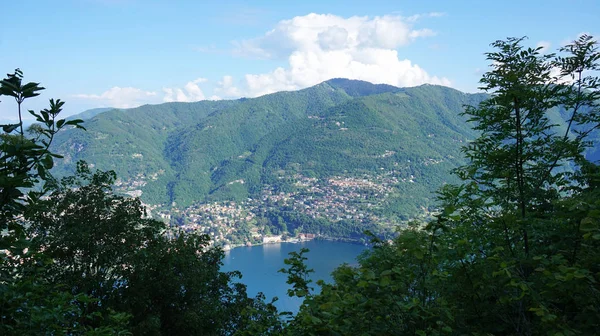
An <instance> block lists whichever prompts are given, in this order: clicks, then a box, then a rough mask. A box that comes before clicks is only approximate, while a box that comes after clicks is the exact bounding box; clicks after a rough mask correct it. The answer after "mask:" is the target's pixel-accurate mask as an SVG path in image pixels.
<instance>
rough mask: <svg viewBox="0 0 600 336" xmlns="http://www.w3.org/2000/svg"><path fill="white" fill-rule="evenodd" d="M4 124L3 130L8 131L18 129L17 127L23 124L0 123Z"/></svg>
mask: <svg viewBox="0 0 600 336" xmlns="http://www.w3.org/2000/svg"><path fill="white" fill-rule="evenodd" d="M0 126H2V130H3V131H4V132H6V133H10V132H12V131H14V130H16V129H17V128H19V126H21V124H8V125H0Z"/></svg>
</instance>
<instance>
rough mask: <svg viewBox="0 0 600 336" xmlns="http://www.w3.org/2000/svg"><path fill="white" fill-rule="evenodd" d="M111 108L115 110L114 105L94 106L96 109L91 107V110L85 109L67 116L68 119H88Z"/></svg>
mask: <svg viewBox="0 0 600 336" xmlns="http://www.w3.org/2000/svg"><path fill="white" fill-rule="evenodd" d="M110 110H114V108H113V107H98V108H94V109H90V110H85V111H83V112H81V113H77V114H74V115H72V116H69V117H67V118H66V119H67V120H74V119H82V120H88V119H92V118H93V117H95V116H97V115H98V114H100V113H104V112H106V111H110Z"/></svg>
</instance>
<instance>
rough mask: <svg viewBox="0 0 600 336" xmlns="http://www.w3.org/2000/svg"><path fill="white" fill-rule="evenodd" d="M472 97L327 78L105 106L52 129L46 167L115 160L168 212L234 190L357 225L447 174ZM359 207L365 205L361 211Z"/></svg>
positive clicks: (131, 185)
mask: <svg viewBox="0 0 600 336" xmlns="http://www.w3.org/2000/svg"><path fill="white" fill-rule="evenodd" d="M484 98H485V95H482V94H466V93H462V92H460V91H458V90H455V89H452V88H447V87H443V86H436V85H422V86H417V87H410V88H398V87H394V86H390V85H386V84H371V83H368V82H364V81H356V80H349V79H340V78H337V79H332V80H329V81H325V82H323V83H320V84H317V85H315V86H312V87H309V88H306V89H302V90H298V91H287V92H277V93H273V94H269V95H264V96H261V97H257V98H248V99H237V100H225V101H200V102H194V103H164V104H160V105H145V106H140V107H138V108H134V109H127V110H116V109H113V110H110V111H104V112H102V113H99V114H97V115H95V116H94V117H93V118H92V119H89V120H87V121H86V123H85V124H84V125H85V127H86V128H87V129H88V131H87V132H79V131H77V130H68V131H65V132H61V133H60V134H59V135H58V136H57V140H56V145H55V147H54V150H55V151H56V152H58V153H60V154H62V155H65V160H63V162H59V163H58V164H57V167H56V168H55V172H56V173H57V174H58V175H65V174H69V173H71V172H72V171H73V164H74V162H75V161H77V160H80V159H83V160H86V161H87V162H88V163H90V164H93V165H94V167H96V168H99V169H103V170H109V169H110V170H115V171H116V172H117V174H118V176H119V178H120V180H119V186H118V187H119V188H120V189H121V190H122V191H123V192H126V193H129V194H131V195H134V196H141V198H142V200H143V201H144V202H145V203H146V204H149V205H152V206H153V208H155V209H156V210H155V212H156V213H159V212H161V211H163V215H164V216H165V218H167V220H171V221H173V217H174V215H173V214H175V213H177V211H180V212H183V213H185V212H186V211H188V210H185V209H191V208H193V207H197V206H198V205H200V204H206V203H214V202H224V201H234V202H237V204H241V203H243V202H250V203H252V205H251V206H250V205H247V206H248V207H249V209H250V208H251V209H250V210H248V211H250V212H252V211H254V212H252V214H254V216H257V217H261V216H262V217H263V218H267V217H268V218H271V219H270V220H273V221H278V220H279V219H277V218H286V219H284V222H285V221H288V222H290V221H291V219H290V218H292V217H293V216H296V215H295V214H300V215H302V216H309V214H310V216H313V217H314V218H313V219H315V220H316V219H318V218H321V217H323V218H327V220H328V221H329V222H330V223H337V222H340V221H342V220H347V219H348V220H350V221H356V222H357V223H358V224H356V223H355V224H356V228H355V231H357V232H362V230H361V228H363V227H364V225H363V224H365V223H367V222H369V225H371V224H373V223H374V222H382V223H384V222H385V223H388V224H391V223H397V222H398V221H401V220H406V219H408V218H410V217H412V216H415V215H418V214H420V213H423V212H427V210H428V209H432V206H434V200H433V199H431V196H430V195H432V194H433V192H434V191H435V190H437V188H439V187H440V186H441V185H442V184H443V183H447V182H453V181H455V177H453V176H451V175H450V174H449V173H448V172H449V171H450V170H451V169H452V168H454V167H456V166H457V165H459V164H461V163H463V160H462V158H461V155H460V147H461V146H462V145H463V144H465V143H466V141H468V140H469V139H471V138H473V137H474V136H475V133H474V132H473V131H472V130H471V128H470V127H469V126H468V125H467V124H466V122H465V119H464V118H463V117H461V116H460V112H462V108H463V105H465V104H471V105H474V104H477V103H478V102H479V101H481V100H482V99H484ZM359 178H360V179H359ZM363 180H364V181H363ZM278 195H284V196H282V197H281V199H279V196H278ZM249 200H252V201H249ZM256 200H264V201H265V204H271V205H269V206H267V205H265V207H267V208H268V209H267V208H265V209H262V205H260V204H258V203H256ZM271 201H272V202H274V203H270V202H271ZM277 202H279V204H281V205H282V206H281V207H279V208H277V206H275V205H274V204H275V203H277ZM286 202H287V203H286ZM288 203H289V204H288ZM292 203H293V204H292ZM321 203H324V204H328V205H327V206H329V208H323V209H321V208H320V206H321ZM288 205H289V209H288ZM336 207H337V208H336ZM259 208H261V209H262V210H257V209H259ZM334 208H335V209H337V210H332V209H334ZM282 209H283V210H282ZM299 209H302V211H300V210H299ZM314 209H320V210H318V211H317V210H315V211H313V210H314ZM366 210H369V212H368V213H369V216H371V215H370V214H374V215H373V216H374V217H373V218H371V219H369V220H366V219H364V218H365V217H366V216H367V215H366V213H367V212H366ZM281 211H284V212H285V213H284V212H281ZM328 211H330V213H327V212H328ZM353 211H354V212H353ZM275 212H277V213H279V214H278V215H277V216H275V215H273V213H275ZM167 213H168V214H167ZM331 213H335V215H333V214H331ZM358 214H362V216H363V217H360V216H359V215H358ZM269 216H270V217H269ZM290 216H292V217H290ZM355 217H356V218H355ZM294 218H295V217H294ZM302 218H304V217H302ZM349 218H351V219H349ZM369 218H370V217H369ZM184 222H185V220H184ZM360 223H362V224H360ZM319 225H321V224H319ZM348 225H350V224H348ZM352 225H354V224H352ZM361 225H362V226H361ZM365 225H366V224H365ZM336 230H337V229H336ZM284 231H285V230H284Z"/></svg>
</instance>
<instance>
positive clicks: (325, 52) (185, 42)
mask: <svg viewBox="0 0 600 336" xmlns="http://www.w3.org/2000/svg"><path fill="white" fill-rule="evenodd" d="M0 13H2V14H3V15H2V19H0V65H1V68H0V71H1V72H2V74H6V73H8V72H12V70H13V69H14V68H17V67H19V68H21V69H22V70H23V71H24V73H25V80H26V81H37V82H41V84H42V85H43V86H44V87H46V88H47V90H45V92H44V94H43V95H42V96H40V97H37V98H35V99H33V100H31V101H30V102H27V104H26V106H25V108H29V109H36V110H37V109H41V108H44V107H45V106H46V105H47V100H48V99H49V98H60V99H62V100H64V101H66V102H67V104H66V105H65V110H64V115H65V116H66V115H71V114H75V113H79V112H82V111H84V110H86V109H89V108H94V107H106V106H111V107H124V108H126V107H134V106H138V105H141V104H147V103H151V104H157V103H162V102H168V101H196V100H201V99H231V98H237V97H240V96H248V97H254V96H259V95H262V94H265V93H270V92H275V91H280V90H294V89H300V88H303V87H307V86H310V85H314V84H317V83H319V82H321V81H323V80H327V79H329V78H332V77H348V78H356V79H363V80H368V81H371V82H379V83H388V84H392V85H397V86H413V85H419V84H422V83H434V84H442V85H448V86H451V87H454V88H456V89H459V90H463V91H468V92H474V91H476V88H477V81H478V80H479V78H480V76H481V73H482V71H485V69H486V67H487V62H486V60H485V56H484V55H483V53H484V52H486V51H490V47H489V44H490V43H491V42H493V41H494V40H497V39H503V38H505V37H508V36H523V35H527V36H528V37H529V40H528V43H529V44H531V46H536V45H538V44H540V45H548V46H549V50H550V51H554V50H555V49H556V48H558V47H559V46H560V45H562V44H564V43H565V42H566V41H569V40H571V39H573V38H575V37H576V36H577V35H578V34H580V33H583V32H587V33H590V34H593V35H597V34H600V23H599V21H598V13H600V1H583V0H571V1H568V0H563V1H551V0H546V1H538V0H531V1H525V0H521V1H512V0H506V1H458V0H457V1H441V0H440V1H398V0H396V1H377V0H369V1H349V0H345V1H324V0H320V1H312V0H305V1H301V2H297V1H254V2H241V1H240V2H235V1H192V0H189V1H187V0H186V1H184V0H170V1H167V0H164V1H158V0H60V1H59V0H55V1H51V0H22V1H0ZM14 111H15V105H14V103H13V102H12V101H10V99H6V98H3V99H2V102H1V103H0V119H4V120H6V119H11V118H15V117H16V114H15V112H14Z"/></svg>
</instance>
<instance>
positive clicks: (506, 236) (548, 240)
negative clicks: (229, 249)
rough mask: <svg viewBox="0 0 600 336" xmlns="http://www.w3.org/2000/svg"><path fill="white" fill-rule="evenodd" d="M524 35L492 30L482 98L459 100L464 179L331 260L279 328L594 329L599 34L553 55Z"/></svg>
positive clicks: (432, 331)
mask: <svg viewBox="0 0 600 336" xmlns="http://www.w3.org/2000/svg"><path fill="white" fill-rule="evenodd" d="M523 41H524V39H523V38H509V39H507V40H504V41H496V42H494V43H493V44H492V46H493V47H494V48H496V51H494V52H490V53H487V54H486V55H487V57H488V59H489V60H490V61H491V62H492V70H491V71H489V72H487V73H486V74H484V76H483V78H482V80H481V83H482V84H483V87H482V89H484V90H485V91H487V92H488V93H489V94H490V98H489V99H488V100H486V101H484V102H482V103H481V104H479V105H478V106H468V107H466V109H465V115H467V116H468V117H469V118H470V121H471V122H472V123H474V125H475V126H474V128H475V129H476V130H479V131H480V136H479V137H478V138H477V139H475V140H474V141H473V142H471V143H470V144H468V145H467V146H466V147H465V148H464V152H465V155H466V156H467V158H468V159H469V163H468V164H467V165H465V166H463V167H460V168H458V169H457V170H456V171H455V172H456V173H457V174H458V176H459V177H460V178H461V179H462V180H463V182H462V183H461V184H459V185H446V186H444V187H443V188H442V189H440V191H439V198H440V200H441V211H440V212H439V213H438V215H437V216H436V219H435V220H433V221H431V222H429V223H426V224H424V225H423V224H420V223H415V224H413V225H411V226H409V227H408V228H406V229H403V230H401V231H400V232H399V236H398V237H397V238H396V239H394V241H393V243H387V242H381V241H376V242H375V246H374V248H373V250H372V251H371V252H370V253H367V254H366V255H365V256H363V257H362V258H361V259H360V261H359V266H358V267H357V268H351V267H347V266H344V267H341V268H339V269H337V270H336V271H335V273H334V283H333V284H331V285H327V284H321V285H322V289H321V293H320V294H318V295H314V296H311V297H309V298H308V299H307V300H305V302H304V304H303V306H302V307H301V310H300V312H299V313H298V315H297V316H296V317H295V318H294V319H293V321H292V322H291V323H290V324H289V326H288V328H287V330H286V331H288V332H289V333H290V334H298V333H301V334H315V335H316V334H323V333H329V334H373V335H375V334H407V335H426V334H427V335H446V334H447V335H462V334H472V335H490V334H494V335H538V334H539V335H542V334H552V335H576V334H584V335H587V334H594V333H596V332H597V330H596V327H595V324H597V322H598V321H600V309H599V308H597V307H600V291H599V290H598V289H599V288H598V283H599V281H600V267H599V266H598V265H600V264H599V260H600V202H599V201H598V200H599V199H600V198H599V197H598V196H600V195H599V193H600V189H599V188H598V186H599V185H600V183H599V182H600V175H599V173H600V168H599V167H598V165H596V164H594V163H592V162H589V161H588V160H587V159H586V158H585V156H584V155H583V154H584V150H585V149H586V148H587V147H588V146H590V145H592V144H591V143H590V142H589V141H588V138H587V136H588V135H590V134H591V133H592V132H594V131H595V130H597V129H598V127H599V124H600V118H599V115H600V107H599V105H598V103H599V101H600V90H599V85H600V82H599V79H598V78H597V77H595V76H594V71H597V70H598V69H599V62H600V52H599V51H598V43H597V42H596V41H595V40H593V38H592V37H590V36H587V35H583V36H581V37H579V38H578V39H577V40H575V41H573V42H572V43H571V44H569V45H567V46H565V47H564V48H561V49H560V53H561V54H559V55H558V56H556V55H553V54H551V55H542V54H541V49H540V48H535V49H532V48H525V47H523V45H522V44H523ZM555 74H557V75H555ZM559 117H562V118H564V120H566V122H565V123H564V124H563V125H556V124H555V121H556V120H559V119H558V118H559ZM296 261H297V262H301V260H298V259H297V258H296ZM292 265H293V266H294V267H296V269H298V266H297V265H296V263H292ZM290 274H292V273H290ZM296 278H297V277H296ZM296 278H293V277H291V278H290V280H294V279H296ZM295 283H297V284H299V285H302V283H301V282H299V281H298V280H297V279H296V281H295Z"/></svg>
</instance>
